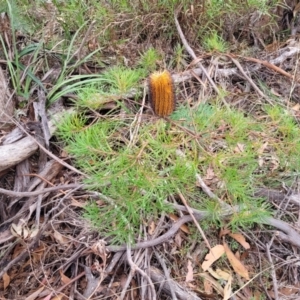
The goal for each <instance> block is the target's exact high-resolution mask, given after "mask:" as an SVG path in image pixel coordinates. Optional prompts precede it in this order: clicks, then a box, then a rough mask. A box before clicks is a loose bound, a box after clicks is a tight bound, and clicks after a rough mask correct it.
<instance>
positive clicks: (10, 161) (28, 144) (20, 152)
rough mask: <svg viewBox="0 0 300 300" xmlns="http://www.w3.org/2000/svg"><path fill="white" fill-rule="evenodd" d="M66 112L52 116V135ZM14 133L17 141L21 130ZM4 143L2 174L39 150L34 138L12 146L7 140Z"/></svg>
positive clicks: (0, 157)
mask: <svg viewBox="0 0 300 300" xmlns="http://www.w3.org/2000/svg"><path fill="white" fill-rule="evenodd" d="M66 111H67V110H64V109H63V108H61V110H60V111H59V112H57V111H55V113H54V114H53V115H51V120H50V122H49V128H50V134H51V135H52V134H53V133H54V131H55V130H56V124H57V123H58V122H59V120H60V119H61V118H62V116H63V114H64V113H65V112H66ZM13 131H14V132H15V135H16V139H18V138H19V137H20V136H22V133H21V131H20V130H17V129H15V130H13ZM23 133H24V132H23ZM11 140H14V139H13V137H11ZM4 143H5V145H2V146H0V172H1V171H3V170H6V169H8V168H11V167H13V166H15V165H17V164H18V163H20V162H21V161H23V160H25V159H26V158H28V157H30V156H31V155H32V154H33V153H35V152H36V151H37V150H38V148H39V146H38V145H37V143H36V142H35V139H34V137H31V136H26V137H24V138H22V139H20V140H18V141H17V142H15V143H12V144H7V140H5V142H4ZM4 143H3V144H4Z"/></svg>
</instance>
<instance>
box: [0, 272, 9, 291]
mask: <svg viewBox="0 0 300 300" xmlns="http://www.w3.org/2000/svg"><path fill="white" fill-rule="evenodd" d="M2 279H3V288H4V290H6V288H7V287H8V286H9V284H10V276H9V275H7V273H6V272H5V273H4V274H3V276H2Z"/></svg>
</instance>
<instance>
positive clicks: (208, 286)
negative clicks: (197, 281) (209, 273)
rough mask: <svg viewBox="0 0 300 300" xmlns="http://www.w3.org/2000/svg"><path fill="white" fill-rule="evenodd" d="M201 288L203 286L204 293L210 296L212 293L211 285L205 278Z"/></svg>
mask: <svg viewBox="0 0 300 300" xmlns="http://www.w3.org/2000/svg"><path fill="white" fill-rule="evenodd" d="M203 286H204V292H205V293H206V294H212V292H213V288H212V283H211V282H210V281H209V280H207V278H204V281H203Z"/></svg>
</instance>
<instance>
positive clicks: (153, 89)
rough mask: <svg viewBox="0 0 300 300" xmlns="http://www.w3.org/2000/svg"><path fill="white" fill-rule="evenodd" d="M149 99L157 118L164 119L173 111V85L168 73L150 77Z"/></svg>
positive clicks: (154, 74) (174, 102) (164, 72)
mask: <svg viewBox="0 0 300 300" xmlns="http://www.w3.org/2000/svg"><path fill="white" fill-rule="evenodd" d="M149 98H150V104H151V107H152V109H153V111H154V113H155V114H156V115H158V116H159V117H166V116H168V115H170V114H171V113H172V112H173V111H174V109H175V104H176V100H175V91H174V84H173V79H172V76H171V74H170V73H169V72H168V71H163V72H155V73H153V74H151V75H150V77H149Z"/></svg>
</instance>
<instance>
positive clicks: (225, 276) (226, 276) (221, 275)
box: [216, 269, 231, 281]
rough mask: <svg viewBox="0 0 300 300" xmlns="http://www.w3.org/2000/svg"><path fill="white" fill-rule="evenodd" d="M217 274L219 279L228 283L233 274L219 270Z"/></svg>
mask: <svg viewBox="0 0 300 300" xmlns="http://www.w3.org/2000/svg"><path fill="white" fill-rule="evenodd" d="M216 273H217V274H218V275H219V279H223V280H226V281H228V280H229V279H230V277H231V274H230V273H229V272H226V271H223V270H221V269H217V270H216Z"/></svg>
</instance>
